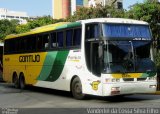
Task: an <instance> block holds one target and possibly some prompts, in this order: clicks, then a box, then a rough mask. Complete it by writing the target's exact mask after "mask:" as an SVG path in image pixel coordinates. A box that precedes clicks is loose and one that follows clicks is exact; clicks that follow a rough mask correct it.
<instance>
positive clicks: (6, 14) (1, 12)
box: [0, 8, 29, 24]
mask: <svg viewBox="0 0 160 114" xmlns="http://www.w3.org/2000/svg"><path fill="white" fill-rule="evenodd" d="M26 18H29V16H28V15H27V13H26V12H19V11H10V10H8V9H5V8H0V20H1V19H8V20H12V19H15V20H18V21H19V23H20V24H26V23H27V20H26Z"/></svg>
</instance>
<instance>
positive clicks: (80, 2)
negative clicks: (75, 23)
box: [52, 0, 123, 19]
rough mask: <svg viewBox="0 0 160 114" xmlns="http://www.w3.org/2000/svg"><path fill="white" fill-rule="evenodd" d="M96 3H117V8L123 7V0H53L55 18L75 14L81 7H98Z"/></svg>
mask: <svg viewBox="0 0 160 114" xmlns="http://www.w3.org/2000/svg"><path fill="white" fill-rule="evenodd" d="M96 4H102V5H103V6H105V5H115V7H116V8H118V9H122V8H123V0H52V6H53V8H52V9H53V11H52V12H53V18H54V19H60V18H66V17H68V16H70V15H74V12H75V11H76V10H77V9H79V8H80V7H91V6H94V7H96Z"/></svg>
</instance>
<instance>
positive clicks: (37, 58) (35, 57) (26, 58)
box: [19, 54, 40, 62]
mask: <svg viewBox="0 0 160 114" xmlns="http://www.w3.org/2000/svg"><path fill="white" fill-rule="evenodd" d="M19 62H40V55H38V54H37V55H23V56H19Z"/></svg>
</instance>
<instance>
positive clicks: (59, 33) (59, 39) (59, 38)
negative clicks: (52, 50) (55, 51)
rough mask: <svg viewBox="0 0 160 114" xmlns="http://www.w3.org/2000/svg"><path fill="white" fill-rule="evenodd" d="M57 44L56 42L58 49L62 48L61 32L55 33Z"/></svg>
mask: <svg viewBox="0 0 160 114" xmlns="http://www.w3.org/2000/svg"><path fill="white" fill-rule="evenodd" d="M57 42H58V47H60V48H61V47H63V32H58V33H57Z"/></svg>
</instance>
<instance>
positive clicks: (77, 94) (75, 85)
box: [71, 77, 85, 100]
mask: <svg viewBox="0 0 160 114" xmlns="http://www.w3.org/2000/svg"><path fill="white" fill-rule="evenodd" d="M71 91H72V95H73V97H74V98H75V99H78V100H82V99H84V98H85V94H83V93H82V84H81V81H80V79H79V78H78V77H76V78H75V79H73V81H72V85H71Z"/></svg>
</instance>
